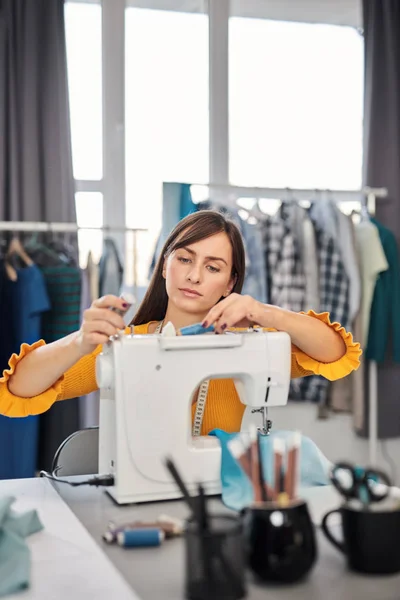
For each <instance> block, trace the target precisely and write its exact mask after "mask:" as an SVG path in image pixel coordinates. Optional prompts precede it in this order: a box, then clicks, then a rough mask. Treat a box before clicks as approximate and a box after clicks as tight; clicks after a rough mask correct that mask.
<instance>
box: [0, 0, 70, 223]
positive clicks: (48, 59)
mask: <svg viewBox="0 0 400 600" xmlns="http://www.w3.org/2000/svg"><path fill="white" fill-rule="evenodd" d="M70 140H71V136H70V123H69V107H68V85H67V69H66V49H65V31H64V0H33V1H32V0H0V220H2V221H4V220H13V221H16V220H21V221H22V220H24V221H69V222H74V221H76V214H75V201H74V180H73V174H72V157H71V141H70Z"/></svg>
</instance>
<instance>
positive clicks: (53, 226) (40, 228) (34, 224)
mask: <svg viewBox="0 0 400 600" xmlns="http://www.w3.org/2000/svg"><path fill="white" fill-rule="evenodd" d="M0 231H6V232H12V231H14V232H15V233H27V232H47V233H75V232H79V231H102V232H104V233H105V234H107V233H131V234H132V235H133V243H132V246H133V265H132V271H133V295H134V297H135V298H137V295H138V294H137V235H136V234H137V233H138V232H142V231H148V230H147V229H145V228H141V227H109V226H108V225H104V226H102V227H90V226H89V227H82V226H80V225H77V224H76V223H62V222H52V221H49V222H47V221H0Z"/></svg>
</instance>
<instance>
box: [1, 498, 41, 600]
mask: <svg viewBox="0 0 400 600" xmlns="http://www.w3.org/2000/svg"><path fill="white" fill-rule="evenodd" d="M14 502H15V498H14V497H12V496H7V497H5V498H0V596H6V595H7V594H13V593H15V592H18V591H20V590H23V589H25V588H27V587H29V581H30V564H31V559H30V551H29V548H28V545H27V543H26V541H25V538H27V537H28V536H29V535H31V534H32V533H36V532H37V531H40V530H41V529H43V525H42V523H41V522H40V519H39V517H38V514H37V512H36V511H35V510H29V511H27V512H25V513H17V512H15V511H13V510H12V508H11V506H12V504H13V503H14Z"/></svg>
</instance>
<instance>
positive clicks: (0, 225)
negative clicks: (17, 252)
mask: <svg viewBox="0 0 400 600" xmlns="http://www.w3.org/2000/svg"><path fill="white" fill-rule="evenodd" d="M90 230H92V231H104V232H105V233H117V232H126V233H128V232H133V233H135V232H137V231H147V229H142V228H138V227H108V226H107V225H104V226H103V227H82V226H80V225H77V224H76V223H58V222H47V221H0V231H15V232H21V233H22V232H28V231H35V232H36V231H47V232H52V233H53V232H54V233H74V232H77V231H90Z"/></svg>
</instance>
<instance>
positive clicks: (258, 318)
mask: <svg viewBox="0 0 400 600" xmlns="http://www.w3.org/2000/svg"><path fill="white" fill-rule="evenodd" d="M268 308H269V307H268V305H265V304H262V303H261V302H258V300H255V299H254V298H252V297H251V296H241V295H240V294H231V295H230V296H228V297H227V298H225V299H224V300H221V302H218V304H216V305H215V306H214V307H213V308H212V309H211V310H210V311H209V313H208V314H207V316H206V317H205V319H204V321H203V326H204V327H209V326H210V325H214V327H215V331H216V332H217V333H222V332H223V331H225V329H229V328H230V327H250V326H252V325H259V326H260V327H273V324H272V315H270V318H269V312H270V311H269V310H268ZM271 308H273V307H271ZM272 312H273V311H272ZM268 321H271V323H269V322H268Z"/></svg>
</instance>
